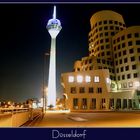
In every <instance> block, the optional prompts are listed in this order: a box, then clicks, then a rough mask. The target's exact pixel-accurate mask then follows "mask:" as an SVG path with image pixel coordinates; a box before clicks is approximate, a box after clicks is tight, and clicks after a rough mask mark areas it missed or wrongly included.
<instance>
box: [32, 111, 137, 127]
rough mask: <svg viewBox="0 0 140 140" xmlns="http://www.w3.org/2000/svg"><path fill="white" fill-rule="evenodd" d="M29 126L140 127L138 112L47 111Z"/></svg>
mask: <svg viewBox="0 0 140 140" xmlns="http://www.w3.org/2000/svg"><path fill="white" fill-rule="evenodd" d="M31 127H140V112H100V113H51V112H47V113H46V114H45V115H44V117H43V118H39V119H38V120H37V121H36V122H35V123H34V125H33V126H31Z"/></svg>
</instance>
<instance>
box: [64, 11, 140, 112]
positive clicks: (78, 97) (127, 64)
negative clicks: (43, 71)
mask: <svg viewBox="0 0 140 140" xmlns="http://www.w3.org/2000/svg"><path fill="white" fill-rule="evenodd" d="M90 25H91V31H90V32H89V56H87V57H83V58H82V59H81V60H78V61H76V62H75V64H74V72H70V73H63V74H62V77H61V79H62V81H61V83H62V86H63V88H64V93H65V94H67V96H68V100H67V107H68V108H69V109H71V110H72V111H77V110H85V111H86V110H87V111H89V110H91V111H92V110H101V109H107V110H108V109H134V108H135V109H136V108H137V109H139V108H140V99H139V98H140V26H132V27H128V28H126V25H125V22H124V20H123V17H122V16H121V15H120V14H118V13H116V12H113V11H109V10H103V11H99V12H97V13H95V14H93V16H92V17H91V19H90Z"/></svg>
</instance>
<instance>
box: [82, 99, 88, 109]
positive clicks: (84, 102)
mask: <svg viewBox="0 0 140 140" xmlns="http://www.w3.org/2000/svg"><path fill="white" fill-rule="evenodd" d="M81 109H87V99H86V98H83V99H82V106H81Z"/></svg>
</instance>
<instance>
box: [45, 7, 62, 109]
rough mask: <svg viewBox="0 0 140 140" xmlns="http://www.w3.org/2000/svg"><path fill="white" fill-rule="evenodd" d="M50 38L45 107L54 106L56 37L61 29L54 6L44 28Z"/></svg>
mask: <svg viewBox="0 0 140 140" xmlns="http://www.w3.org/2000/svg"><path fill="white" fill-rule="evenodd" d="M46 28H47V30H48V32H49V34H50V36H51V49H50V64H49V79H48V101H47V106H50V105H53V107H54V108H55V106H56V36H57V35H58V33H59V32H60V30H61V29H62V27H61V22H60V21H59V20H58V19H56V6H54V11H53V19H50V20H49V21H48V23H47V26H46Z"/></svg>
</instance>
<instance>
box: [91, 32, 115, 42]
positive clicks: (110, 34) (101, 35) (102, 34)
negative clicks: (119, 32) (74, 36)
mask: <svg viewBox="0 0 140 140" xmlns="http://www.w3.org/2000/svg"><path fill="white" fill-rule="evenodd" d="M114 35H115V32H114V31H113V32H109V31H108V32H101V33H99V34H96V35H95V37H94V38H93V40H92V41H95V40H96V39H98V38H102V37H108V36H109V37H110V36H114ZM89 37H90V38H91V37H93V34H92V33H91V34H90V36H89ZM90 38H89V39H90ZM90 42H91V40H89V43H90Z"/></svg>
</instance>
